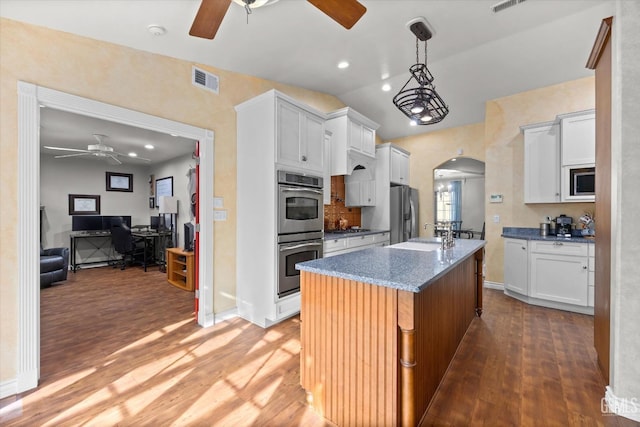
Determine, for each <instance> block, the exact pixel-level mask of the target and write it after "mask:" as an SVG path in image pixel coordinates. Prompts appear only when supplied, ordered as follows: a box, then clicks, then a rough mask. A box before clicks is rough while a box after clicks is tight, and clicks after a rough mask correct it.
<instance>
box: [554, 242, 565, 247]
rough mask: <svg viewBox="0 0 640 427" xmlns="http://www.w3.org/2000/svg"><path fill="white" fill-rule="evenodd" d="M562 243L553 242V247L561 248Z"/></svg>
mask: <svg viewBox="0 0 640 427" xmlns="http://www.w3.org/2000/svg"><path fill="white" fill-rule="evenodd" d="M562 245H564V243H562V242H553V246H562Z"/></svg>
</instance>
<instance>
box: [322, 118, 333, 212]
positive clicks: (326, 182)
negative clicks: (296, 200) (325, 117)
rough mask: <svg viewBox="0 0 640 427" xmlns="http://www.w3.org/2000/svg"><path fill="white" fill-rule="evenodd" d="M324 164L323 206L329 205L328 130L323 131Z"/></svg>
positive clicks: (329, 150)
mask: <svg viewBox="0 0 640 427" xmlns="http://www.w3.org/2000/svg"><path fill="white" fill-rule="evenodd" d="M323 149H324V157H323V158H324V164H323V166H322V170H323V174H322V178H323V180H324V188H323V193H324V194H323V203H324V204H325V205H330V204H331V132H330V131H328V130H325V131H324V143H323Z"/></svg>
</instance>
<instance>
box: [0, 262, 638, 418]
mask: <svg viewBox="0 0 640 427" xmlns="http://www.w3.org/2000/svg"><path fill="white" fill-rule="evenodd" d="M484 306H485V310H484V314H483V316H482V319H478V318H476V319H474V321H473V323H472V325H471V327H470V329H469V332H468V333H467V335H466V337H465V339H464V340H463V342H462V344H461V346H460V348H459V350H458V354H457V355H456V358H455V359H454V361H453V363H452V365H451V367H450V369H449V371H448V373H447V375H446V376H445V379H444V381H443V383H442V385H441V387H440V389H439V391H438V392H437V394H436V397H435V399H434V402H433V404H432V405H431V408H430V410H429V412H428V414H427V417H426V418H425V419H424V420H423V425H425V426H426V425H455V426H466V425H490V426H498V425H509V426H517V425H523V426H525V425H526V426H528V425H545V426H550V425H563V426H567V425H575V426H582V425H605V426H625V427H626V426H631V425H634V424H633V423H632V422H630V421H628V420H625V419H622V418H618V417H613V416H602V415H601V413H600V398H601V397H602V396H603V394H604V381H603V380H602V378H601V376H600V374H599V372H598V370H597V369H596V364H595V363H596V362H595V352H594V350H593V346H592V342H593V319H592V317H590V316H583V315H578V314H573V313H565V312H561V311H556V310H550V309H543V308H538V307H530V306H526V305H524V304H522V303H520V302H518V301H515V300H512V299H510V298H508V297H505V296H504V295H502V293H500V292H498V291H493V290H485V304H484ZM41 319H42V320H41V325H42V327H41V329H42V332H41V335H42V338H41V339H42V345H41V382H40V386H39V387H38V388H37V389H36V390H33V391H30V392H27V393H23V394H22V395H19V396H13V397H9V398H5V399H3V400H2V401H0V424H2V425H3V426H5V425H6V426H54V425H55V426H77V425H91V426H106V425H119V426H129V425H136V426H146V425H153V426H166V425H173V426H201V425H221V426H226V425H229V426H289V425H291V426H293V425H304V426H320V425H330V424H329V423H326V422H325V421H324V420H323V419H322V418H321V417H320V416H318V415H317V414H315V413H313V411H311V409H309V408H308V407H307V405H306V401H305V393H304V391H303V390H302V388H301V387H300V385H299V382H300V378H299V352H300V340H299V336H300V323H299V319H298V318H297V317H294V318H291V319H289V320H287V321H285V322H282V323H280V324H278V325H275V326H273V327H271V328H269V329H266V330H265V329H262V328H259V327H257V326H255V325H252V324H250V323H248V322H246V321H244V320H241V319H239V318H237V319H232V320H229V321H226V322H223V323H221V324H218V325H216V326H214V327H212V328H208V329H202V328H200V327H199V326H197V324H196V323H195V322H194V320H193V294H192V293H190V292H186V291H183V290H180V289H178V288H175V287H173V286H171V285H169V284H168V283H167V282H166V276H165V274H163V273H160V272H157V271H149V272H147V273H144V272H143V271H142V269H140V268H136V267H133V268H127V269H126V270H124V271H120V270H118V269H112V268H109V267H107V268H95V269H88V270H81V271H79V272H78V273H76V274H75V275H74V274H70V279H69V280H68V281H67V282H64V283H63V284H60V285H57V286H54V287H52V288H49V289H43V290H42V291H41Z"/></svg>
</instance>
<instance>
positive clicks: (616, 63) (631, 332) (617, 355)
mask: <svg viewBox="0 0 640 427" xmlns="http://www.w3.org/2000/svg"><path fill="white" fill-rule="evenodd" d="M616 6H617V8H616V14H615V17H614V21H613V29H614V35H613V41H614V42H613V96H612V98H613V102H612V104H613V120H612V138H611V153H612V156H611V163H612V164H611V169H612V215H611V219H612V220H611V228H612V245H611V258H612V277H611V313H612V318H611V340H612V343H611V344H612V346H611V376H610V377H611V386H612V387H613V393H614V394H615V395H616V396H617V397H618V398H623V399H629V400H628V401H627V402H628V403H627V406H626V409H627V416H630V417H634V418H633V419H635V420H636V421H640V414H638V408H639V407H640V401H639V399H640V364H638V358H639V355H640V340H638V339H637V337H638V336H639V335H640V327H639V325H640V286H639V285H638V277H639V275H640V264H639V263H638V254H639V253H640V229H639V228H638V227H637V226H635V224H636V223H637V220H638V211H639V210H640V194H639V193H638V183H639V182H640V168H639V167H638V164H640V145H639V144H638V135H639V134H640V121H639V120H638V117H640V105H639V104H638V100H639V99H640V82H638V69H639V67H640V39H638V37H637V31H636V29H637V28H638V26H639V25H640V4H638V3H637V2H635V1H619V2H617V5H616ZM597 220H598V219H597V218H596V221H597ZM596 238H597V236H596ZM596 285H597V284H596ZM618 403H621V402H618ZM630 405H635V407H634V406H630ZM619 409H624V408H622V407H621V408H619Z"/></svg>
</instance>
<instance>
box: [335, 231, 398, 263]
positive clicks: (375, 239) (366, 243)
mask: <svg viewBox="0 0 640 427" xmlns="http://www.w3.org/2000/svg"><path fill="white" fill-rule="evenodd" d="M387 245H389V232H388V231H385V232H382V233H376V234H366V235H364V236H353V237H343V238H340V239H329V240H325V241H324V245H323V247H322V254H323V257H324V258H328V257H331V256H335V255H342V254H346V253H349V252H355V251H359V250H361V249H367V248H374V247H376V246H387Z"/></svg>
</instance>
